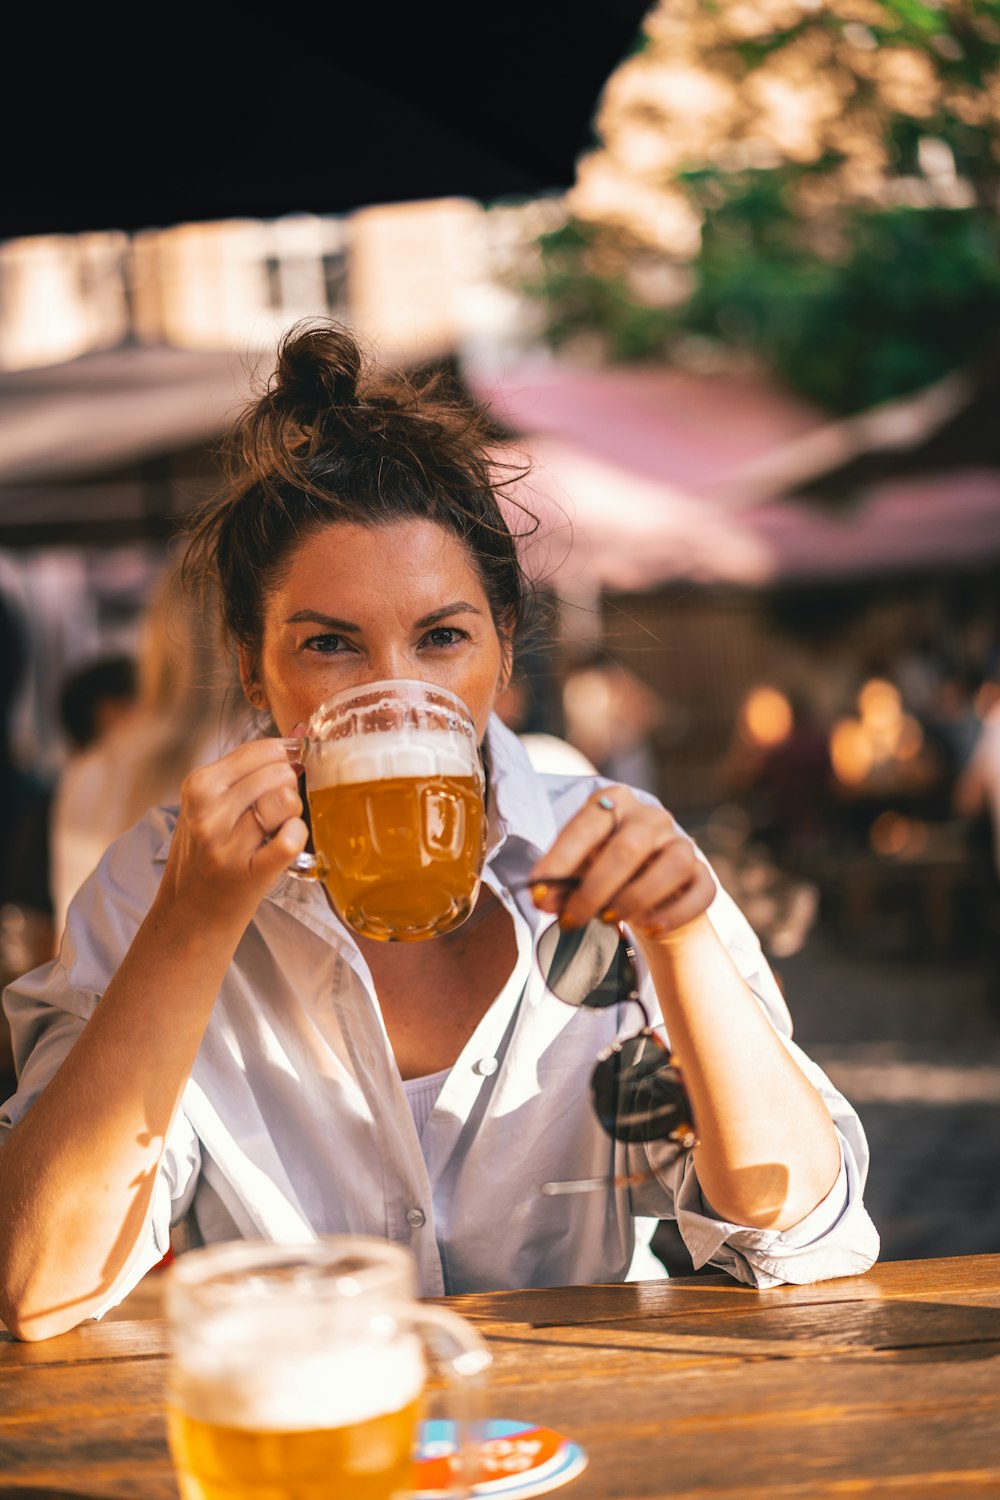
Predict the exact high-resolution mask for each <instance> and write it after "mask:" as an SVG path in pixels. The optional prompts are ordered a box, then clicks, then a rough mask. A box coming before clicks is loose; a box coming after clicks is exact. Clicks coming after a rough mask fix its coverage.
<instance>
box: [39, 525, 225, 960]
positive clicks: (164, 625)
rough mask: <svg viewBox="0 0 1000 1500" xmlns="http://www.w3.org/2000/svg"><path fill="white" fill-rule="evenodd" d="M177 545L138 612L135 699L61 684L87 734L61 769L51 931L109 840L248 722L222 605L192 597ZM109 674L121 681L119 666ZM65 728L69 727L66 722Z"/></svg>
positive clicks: (61, 922) (176, 792) (175, 793)
mask: <svg viewBox="0 0 1000 1500" xmlns="http://www.w3.org/2000/svg"><path fill="white" fill-rule="evenodd" d="M182 567H183V554H182V553H181V552H178V553H176V554H174V555H173V556H172V557H171V558H170V559H169V560H168V562H167V564H166V566H165V567H164V570H163V572H162V574H161V575H160V577H159V579H158V580H157V582H156V585H155V588H154V591H153V594H152V596H151V599H150V602H149V605H148V607H147V611H146V615H145V618H144V620H143V625H142V633H141V640H140V647H139V656H138V662H137V664H136V667H135V673H136V678H137V692H136V694H135V696H134V699H133V701H132V702H129V701H128V697H127V695H126V696H125V697H124V698H121V697H118V698H116V697H115V696H114V695H113V694H112V695H106V696H105V698H104V699H103V700H101V701H95V700H93V699H90V698H88V706H87V708H85V709H84V708H83V706H82V700H83V699H84V698H85V697H88V694H87V692H86V691H85V689H87V687H88V686H89V687H90V688H92V687H93V686H94V683H93V681H91V682H90V683H89V684H87V683H86V682H84V684H79V683H75V684H74V683H70V684H69V691H68V702H67V695H66V693H64V698H63V713H64V715H65V713H66V711H67V708H68V710H69V712H70V714H71V715H72V716H73V717H74V718H75V717H77V710H78V709H80V710H81V711H80V713H79V726H78V727H79V729H80V730H81V731H82V732H86V730H87V727H88V719H89V727H90V728H91V730H92V733H93V736H94V737H93V738H92V740H91V742H90V743H89V744H86V745H84V746H83V747H82V748H81V749H80V750H79V752H78V753H77V754H74V755H72V756H71V757H70V759H69V760H68V761H67V763H66V765H65V767H64V768H63V770H62V771H61V772H60V775H59V778H58V781H57V784H56V790H55V796H54V801H53V808H52V818H51V825H50V866H51V887H52V901H53V914H54V920H55V930H56V936H57V939H58V937H59V935H60V934H61V933H62V931H63V929H64V927H65V922H66V912H67V909H68V907H69V903H70V901H71V900H72V898H73V896H74V895H75V894H76V892H77V891H78V890H79V888H80V886H81V885H82V883H83V881H84V880H85V879H86V878H87V876H88V875H89V874H90V873H91V871H92V870H93V869H94V868H95V866H96V865H97V862H98V860H99V859H100V857H101V855H102V854H103V853H104V851H105V849H107V847H108V845H109V844H111V843H112V842H113V840H114V839H116V838H117V837H118V835H119V834H121V833H124V831H125V830H126V829H127V828H130V827H131V826H132V825H133V824H134V823H135V822H137V821H138V819H139V818H141V817H142V815H143V813H145V812H146V811H147V810H148V809H149V808H150V807H153V806H155V805H156V804H158V803H162V802H171V801H176V800H177V798H178V797H179V796H180V788H181V782H182V781H183V779H184V777H185V776H186V775H187V773H188V771H190V770H192V769H193V768H194V767H195V766H199V765H203V764H204V763H205V762H206V761H210V760H214V759H216V758H217V757H218V756H219V755H220V754H221V753H222V752H223V751H224V750H225V749H228V748H230V747H231V746H232V745H233V744H234V743H236V740H237V739H238V737H239V735H240V734H241V732H243V731H244V730H245V728H246V724H247V707H246V701H245V699H244V697H243V692H242V689H241V687H240V684H239V679H238V676H237V675H236V673H235V672H234V671H232V670H228V669H227V668H226V667H225V665H224V664H223V663H222V662H221V661H220V652H219V620H218V613H217V611H216V610H215V609H214V608H213V607H212V605H211V601H210V600H209V601H208V602H207V603H205V602H200V601H196V600H195V599H193V598H192V595H191V591H190V590H189V589H188V588H187V587H185V585H184V582H183V580H182V577H181V572H182ZM102 675H103V676H104V682H105V686H106V685H107V679H108V678H109V677H116V676H117V678H118V685H122V686H124V685H125V684H124V682H123V681H122V673H121V669H120V668H116V669H108V670H107V671H104V669H103V668H102V670H101V673H99V675H98V682H100V680H101V676H102ZM67 727H68V726H67Z"/></svg>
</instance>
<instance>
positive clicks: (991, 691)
mask: <svg viewBox="0 0 1000 1500" xmlns="http://www.w3.org/2000/svg"><path fill="white" fill-rule="evenodd" d="M975 702H976V708H977V711H978V715H979V721H980V730H979V734H978V736H977V738H976V740H975V743H974V744H973V746H972V748H971V750H970V751H969V753H968V756H967V758H966V761H965V764H964V766H963V767H962V769H961V771H960V773H959V775H958V778H957V780H956V782H955V790H954V796H953V806H954V809H955V812H956V813H957V815H958V816H959V817H961V818H968V819H970V820H979V819H981V820H983V821H984V822H985V823H986V824H987V825H988V827H989V831H990V837H991V843H992V854H993V866H994V869H995V870H996V873H997V878H998V880H1000V672H995V671H991V673H990V675H989V676H987V677H985V678H984V679H983V680H982V682H981V683H980V685H979V689H978V691H977V693H976V698H975Z"/></svg>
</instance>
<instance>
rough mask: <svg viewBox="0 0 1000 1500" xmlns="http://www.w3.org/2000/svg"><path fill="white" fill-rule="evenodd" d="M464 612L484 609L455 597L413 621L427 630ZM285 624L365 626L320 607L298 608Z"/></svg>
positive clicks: (346, 628)
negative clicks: (324, 611) (325, 612)
mask: <svg viewBox="0 0 1000 1500" xmlns="http://www.w3.org/2000/svg"><path fill="white" fill-rule="evenodd" d="M462 614H472V615H481V614H482V610H481V609H477V608H476V606H475V605H474V604H470V603H469V602H468V600H466V599H454V600H452V602H451V603H450V604H442V605H441V607H440V609H435V610H432V611H431V613H430V614H429V615H422V616H421V617H420V619H419V620H414V622H413V623H414V625H415V626H416V627H417V628H418V629H420V630H426V629H427V627H428V625H436V624H437V622H438V621H439V620H446V619H447V618H448V616H449V615H462ZM285 624H286V625H303V624H307V625H322V626H323V627H324V628H325V629H327V630H343V631H344V632H345V633H347V632H349V631H354V632H355V633H357V632H358V631H360V630H361V629H362V628H363V627H362V626H360V625H358V624H356V623H355V622H354V621H353V620H340V619H338V618H337V616H336V615H325V614H323V613H322V612H321V611H320V610H318V609H297V610H296V611H295V613H294V614H293V615H289V616H288V618H287V619H286V621H285Z"/></svg>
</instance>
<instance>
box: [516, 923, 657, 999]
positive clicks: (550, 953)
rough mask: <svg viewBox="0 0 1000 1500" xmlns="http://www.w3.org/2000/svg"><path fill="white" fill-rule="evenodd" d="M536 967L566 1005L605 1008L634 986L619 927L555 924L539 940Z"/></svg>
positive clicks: (590, 924)
mask: <svg viewBox="0 0 1000 1500" xmlns="http://www.w3.org/2000/svg"><path fill="white" fill-rule="evenodd" d="M538 966H539V968H540V969H541V972H542V978H543V979H544V980H545V983H546V984H547V985H548V987H549V989H550V990H551V991H552V993H553V994H554V995H557V996H558V997H559V999H560V1000H562V1001H564V1002H565V1003H566V1004H567V1005H584V1006H587V1007H589V1008H590V1009H591V1010H604V1009H606V1008H607V1007H608V1006H609V1005H618V1004H620V1002H621V1001H622V1000H624V999H627V998H628V996H629V994H630V993H631V991H632V989H633V985H634V975H633V974H632V966H631V961H630V959H629V956H628V953H627V951H626V948H625V945H624V944H623V943H622V940H621V933H620V932H619V930H618V928H617V927H615V926H612V925H609V924H608V923H605V922H588V923H587V924H586V926H584V927H578V928H577V929H576V930H575V931H573V932H562V931H561V930H560V928H559V927H558V925H557V924H555V923H554V924H553V925H552V926H551V927H548V928H546V930H545V931H544V932H543V933H542V936H541V937H540V938H539V940H538Z"/></svg>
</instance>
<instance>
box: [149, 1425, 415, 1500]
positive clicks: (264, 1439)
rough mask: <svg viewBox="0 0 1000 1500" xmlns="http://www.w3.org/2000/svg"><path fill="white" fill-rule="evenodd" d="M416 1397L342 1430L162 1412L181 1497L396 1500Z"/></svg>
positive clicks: (409, 1455)
mask: <svg viewBox="0 0 1000 1500" xmlns="http://www.w3.org/2000/svg"><path fill="white" fill-rule="evenodd" d="M418 1420H419V1404H418V1403H417V1402H416V1401H414V1402H412V1403H410V1404H409V1405H408V1406H405V1407H403V1409H402V1410H401V1411H394V1412H384V1413H380V1414H379V1415H378V1416H375V1417H369V1418H368V1419H367V1421H358V1422H352V1423H350V1424H348V1425H347V1426H344V1427H323V1428H317V1429H310V1430H306V1431H294V1430H293V1431H290V1432H289V1431H284V1432H282V1431H274V1432H271V1431H268V1430H266V1429H264V1430H261V1431H250V1430H247V1429H246V1428H243V1427H227V1426H224V1425H218V1424H216V1423H212V1422H201V1421H199V1420H198V1419H197V1418H195V1417H190V1416H187V1415H186V1414H185V1413H184V1412H183V1411H181V1410H179V1409H178V1408H177V1407H173V1406H171V1407H168V1409H167V1431H168V1434H169V1438H170V1448H171V1452H172V1454H173V1458H174V1466H175V1468H176V1471H177V1484H178V1488H179V1490H180V1493H181V1500H234V1497H239V1500H401V1497H402V1496H405V1495H409V1494H410V1493H411V1491H412V1487H413V1483H412V1469H413V1444H414V1437H415V1433H416V1429H417V1422H418Z"/></svg>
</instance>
